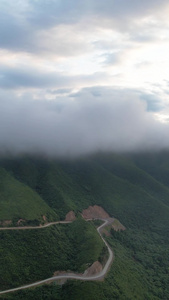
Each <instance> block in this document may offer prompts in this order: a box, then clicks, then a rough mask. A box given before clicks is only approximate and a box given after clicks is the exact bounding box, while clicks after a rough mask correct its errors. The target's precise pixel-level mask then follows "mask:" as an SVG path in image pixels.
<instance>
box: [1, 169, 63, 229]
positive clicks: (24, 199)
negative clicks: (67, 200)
mask: <svg viewBox="0 0 169 300" xmlns="http://www.w3.org/2000/svg"><path fill="white" fill-rule="evenodd" d="M0 207H1V209H0V221H1V223H3V222H4V224H5V222H7V223H8V224H10V221H11V222H16V221H19V220H21V219H23V220H24V221H29V222H36V223H38V222H42V221H43V216H45V218H47V219H49V220H51V219H56V218H57V215H56V214H55V213H54V212H53V211H52V209H51V208H50V207H49V206H48V205H47V203H46V202H45V201H44V200H43V199H42V198H41V197H40V196H39V195H38V194H37V193H36V192H35V191H33V190H32V189H31V188H30V187H29V186H28V185H25V184H24V183H21V182H20V181H18V180H17V179H15V178H14V177H13V176H11V175H10V174H9V173H8V172H7V171H6V170H5V169H3V168H0Z"/></svg>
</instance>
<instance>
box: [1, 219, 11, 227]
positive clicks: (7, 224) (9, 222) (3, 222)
mask: <svg viewBox="0 0 169 300" xmlns="http://www.w3.org/2000/svg"><path fill="white" fill-rule="evenodd" d="M11 224H12V221H11V220H4V221H0V226H4V227H6V226H9V225H11Z"/></svg>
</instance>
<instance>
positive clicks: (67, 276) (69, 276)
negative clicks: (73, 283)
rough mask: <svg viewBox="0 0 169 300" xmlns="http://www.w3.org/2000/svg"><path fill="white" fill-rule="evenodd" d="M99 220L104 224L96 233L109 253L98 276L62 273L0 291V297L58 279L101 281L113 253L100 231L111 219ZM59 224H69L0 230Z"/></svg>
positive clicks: (10, 228)
mask: <svg viewBox="0 0 169 300" xmlns="http://www.w3.org/2000/svg"><path fill="white" fill-rule="evenodd" d="M99 220H102V221H104V223H103V224H102V225H100V226H99V227H98V228H97V232H98V233H99V235H100V237H101V238H102V240H103V242H104V243H105V245H106V247H107V249H108V252H109V257H108V260H107V262H106V264H105V266H104V268H103V269H102V271H101V272H99V273H98V274H95V275H92V276H87V275H83V274H82V275H80V274H75V273H64V274H62V275H56V276H52V277H50V278H47V279H44V280H40V281H37V282H34V283H30V284H27V285H23V286H20V287H17V288H13V289H8V290H5V291H1V292H0V295H2V294H7V293H11V292H15V291H19V290H24V289H27V288H31V287H35V286H38V285H42V284H44V283H48V282H51V281H55V280H59V279H77V280H83V281H92V280H101V279H103V278H104V276H105V275H106V273H107V272H108V270H109V268H110V265H111V263H112V261H113V252H112V250H111V248H110V247H109V245H108V243H107V242H106V241H105V239H104V238H103V236H102V233H101V230H102V229H103V227H105V226H106V225H108V224H110V223H111V221H110V220H111V219H99ZM59 223H62V224H63V223H64V224H65V223H70V221H60V222H52V223H48V224H46V225H44V226H37V227H34V226H32V227H8V228H7V227H6V228H0V230H19V229H38V228H45V227H49V226H52V225H54V224H59Z"/></svg>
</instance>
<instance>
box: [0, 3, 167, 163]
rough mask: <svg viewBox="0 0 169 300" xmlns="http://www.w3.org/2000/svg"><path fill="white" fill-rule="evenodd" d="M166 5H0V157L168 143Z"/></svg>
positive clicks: (70, 153)
mask: <svg viewBox="0 0 169 300" xmlns="http://www.w3.org/2000/svg"><path fill="white" fill-rule="evenodd" d="M168 9H169V6H168V2H167V1H165V0H163V1H149V2H148V3H147V1H142V2H140V3H139V1H135V2H133V1H127V5H126V1H124V0H122V1H118V3H116V1H113V2H112V1H106V2H105V3H104V4H103V3H102V1H96V0H92V1H90V2H88V1H87V2H85V3H83V1H80V2H79V1H72V2H71V5H70V4H69V3H68V2H67V1H64V0H63V1H55V0H53V1H50V3H48V2H47V1H46V0H42V1H40V2H38V1H34V0H26V1H24V2H23V3H22V2H21V1H19V0H18V1H15V4H13V3H12V2H11V1H10V0H7V1H1V3H0V19H1V23H2V24H1V28H0V36H1V41H0V47H1V50H0V152H1V153H5V152H10V153H14V154H23V153H43V154H47V155H51V156H64V157H65V156H70V157H72V156H73V157H75V156H79V155H84V154H89V153H94V152H96V151H115V152H119V151H120V152H125V151H138V150H150V151H151V150H153V149H156V150H161V149H166V148H168V147H169V142H168V132H169V125H168V113H169V106H168V68H167V66H168V61H169V56H168V51H166V49H168V28H169V24H168V13H167V12H168Z"/></svg>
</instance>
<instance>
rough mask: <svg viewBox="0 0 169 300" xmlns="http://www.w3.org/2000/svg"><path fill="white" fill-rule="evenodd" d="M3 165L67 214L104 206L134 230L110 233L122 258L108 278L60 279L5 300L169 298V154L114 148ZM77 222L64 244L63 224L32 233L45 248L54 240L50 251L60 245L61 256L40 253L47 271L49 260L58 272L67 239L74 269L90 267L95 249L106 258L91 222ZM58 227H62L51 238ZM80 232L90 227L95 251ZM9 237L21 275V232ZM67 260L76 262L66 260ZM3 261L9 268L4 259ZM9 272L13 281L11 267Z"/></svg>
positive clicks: (60, 213)
mask: <svg viewBox="0 0 169 300" xmlns="http://www.w3.org/2000/svg"><path fill="white" fill-rule="evenodd" d="M0 165H2V167H3V168H4V169H5V170H6V171H7V172H8V173H9V172H10V176H11V177H12V176H13V178H14V180H17V181H18V182H21V183H22V184H25V185H27V186H29V188H31V189H32V190H33V191H34V192H36V193H38V194H39V195H40V197H41V198H42V199H43V200H45V202H46V203H47V204H48V205H49V206H50V207H51V208H52V209H53V211H54V212H55V213H56V214H57V215H58V216H59V217H60V218H61V219H63V218H64V216H65V214H66V213H67V212H68V211H69V210H71V209H73V210H74V211H75V212H76V213H78V212H79V211H81V210H82V209H83V208H87V207H88V206H89V205H94V204H97V205H100V206H102V207H103V208H104V209H105V210H106V211H107V212H108V213H109V214H110V215H111V216H114V217H117V219H119V220H120V222H121V223H122V224H123V225H124V226H125V227H126V228H127V230H126V231H124V232H117V233H116V232H114V231H111V236H110V237H108V238H107V239H108V242H109V243H110V245H111V246H112V248H113V250H114V253H115V260H114V262H113V265H112V268H111V270H110V272H109V274H108V276H107V277H106V279H105V280H104V282H81V281H68V282H67V283H66V284H64V285H63V286H59V285H57V284H53V285H51V286H43V287H38V288H36V289H30V290H25V291H20V292H18V293H15V294H11V295H6V296H3V299H16V300H17V299H31V298H33V299H70V300H71V299H73V300H76V299H77V300H79V299H85V300H86V299H90V300H91V299H92V300H95V299H98V300H99V299H100V300H101V299H102V300H104V299H111V300H112V299H119V300H121V299H122V300H123V299H130V300H132V299H140V300H142V299H145V300H150V299H151V300H152V299H153V300H157V299H169V282H168V278H169V259H168V257H169V250H168V249H169V238H168V237H169V180H168V178H169V155H168V153H162V154H160V153H154V154H135V155H125V156H122V155H114V154H111V153H110V154H109V155H108V154H106V155H104V154H98V155H93V156H91V157H88V158H83V159H79V160H72V161H70V160H69V161H66V160H65V161H63V160H62V161H57V160H44V159H39V158H38V159H37V158H33V157H26V158H25V157H23V158H19V159H10V160H9V159H6V160H5V159H3V160H1V162H0ZM74 224H75V223H73V224H71V226H72V227H71V226H70V227H69V226H68V227H67V231H66V233H65V231H64V229H63V230H61V232H60V233H59V235H58V243H55V242H54V238H53V235H54V236H57V234H58V233H56V232H57V230H58V227H56V228H57V230H56V229H54V228H53V229H52V228H50V229H49V228H48V230H49V231H46V232H48V233H47V234H46V235H45V236H44V237H43V236H41V235H42V233H41V234H40V231H37V233H38V235H39V234H40V235H39V237H38V235H36V236H35V237H34V235H35V233H33V232H31V233H30V231H29V237H30V240H32V241H33V240H34V239H35V238H36V239H37V241H39V242H38V245H39V249H41V246H40V245H42V248H44V249H45V253H46V251H47V246H46V243H49V241H51V249H53V248H55V249H53V251H54V253H55V254H56V255H55V258H53V257H52V256H50V255H51V253H50V252H49V253H48V254H47V255H46V254H45V255H46V256H44V257H43V255H42V256H39V257H40V260H41V261H42V264H44V266H45V272H48V271H47V269H46V262H45V257H46V259H47V260H46V261H47V264H48V265H49V268H50V270H51V271H52V272H54V271H55V270H56V268H54V269H52V268H53V267H52V262H54V263H56V258H57V255H58V254H57V253H59V252H58V251H61V249H62V250H63V248H62V247H61V246H62V245H65V240H66V239H67V241H68V244H67V245H65V247H64V248H65V252H64V253H63V254H62V256H61V260H62V261H63V264H64V263H65V265H64V266H65V268H68V269H69V268H70V269H72V266H73V267H74V268H75V269H79V270H84V268H85V266H86V263H87V261H85V258H86V257H87V258H89V261H90V262H91V260H90V257H91V256H92V255H93V254H91V253H92V251H91V249H92V248H93V249H94V252H95V255H93V259H95V258H96V257H99V256H100V259H101V257H102V253H101V248H100V252H97V248H98V247H99V246H98V245H97V243H96V247H94V244H93V243H92V238H91V234H90V230H91V229H90V230H88V229H86V227H85V226H88V225H83V226H84V227H83V226H82V225H81V226H82V227H81V226H77V227H76V225H74ZM66 226H67V225H66ZM74 226H75V227H76V228H75V227H74ZM91 228H93V227H91ZM86 230H87V231H86ZM92 230H93V229H92ZM53 231H54V232H55V231H56V232H55V233H53V235H52V232H53ZM44 232H45V231H44ZM81 232H88V233H87V234H86V239H87V240H88V243H89V245H90V247H89V248H88V246H87V243H83V235H81V234H80V233H81ZM95 233H96V232H95ZM3 234H4V235H5V238H4V241H10V244H8V247H9V248H10V247H14V248H13V249H14V251H13V252H12V253H13V254H10V255H11V262H12V263H13V269H16V270H17V272H19V271H18V270H19V267H18V269H17V264H14V261H15V259H16V260H17V259H18V260H19V258H17V256H18V257H19V255H18V254H17V251H18V250H17V249H18V248H17V247H18V246H16V245H17V242H16V241H17V237H16V233H15V235H14V237H13V236H12V234H11V233H10V237H9V232H8V233H7V232H4V233H3ZM43 235H44V233H43ZM96 235H97V233H96ZM49 237H50V239H49ZM24 238H25V237H23V236H20V238H19V240H20V241H22V244H21V243H20V244H21V246H20V247H23V248H25V247H26V245H25V244H24ZM19 240H18V241H19ZM42 240H43V241H42ZM59 241H60V242H59ZM76 243H77V248H76V246H75V245H76ZM18 244H19V243H18ZM52 245H54V246H52ZM5 247H7V244H5ZM15 247H16V248H15ZM67 247H68V248H67ZM28 249H29V247H28ZM59 249H60V250H59ZM66 249H67V250H66ZM24 251H25V250H23V253H24ZM34 251H37V249H35V248H33V251H32V256H31V259H30V258H29V259H30V260H32V259H33V253H34ZM43 253H44V252H43ZM10 255H9V256H10ZM64 256H65V257H64ZM21 258H22V255H21ZM50 258H51V260H50ZM7 260H8V259H6V261H7ZM68 260H69V262H70V264H66V261H68ZM21 261H22V259H21ZM2 263H3V260H2ZM33 263H34V260H33ZM33 263H32V264H33ZM56 265H57V264H56ZM56 265H55V266H56ZM2 266H3V270H5V264H2ZM62 266H63V265H62ZM22 268H23V269H22ZM20 269H21V270H22V272H23V273H24V272H25V271H24V269H25V270H27V272H28V269H26V265H24V264H23V265H20ZM34 269H35V272H39V270H38V271H36V269H38V268H37V263H36V262H35V268H34ZM4 274H6V275H5V276H6V277H7V278H8V276H9V274H8V272H7V273H5V272H4ZM36 274H37V273H36ZM41 274H42V273H41ZM24 276H25V275H24V274H22V279H23V278H26V277H24ZM45 277H46V276H45ZM15 278H17V280H18V283H17V284H19V282H21V279H19V277H17V276H16V274H15ZM41 278H43V276H42V277H41ZM38 279H40V278H38ZM19 280H20V281H19ZM10 281H12V279H11V278H8V283H10ZM6 286H7V285H6Z"/></svg>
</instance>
